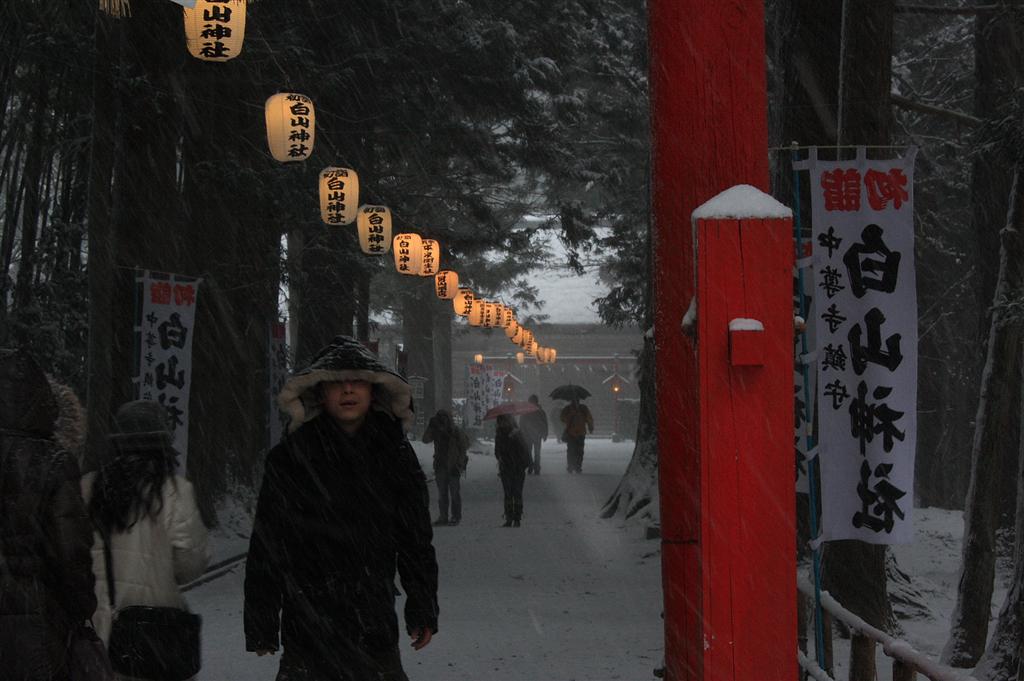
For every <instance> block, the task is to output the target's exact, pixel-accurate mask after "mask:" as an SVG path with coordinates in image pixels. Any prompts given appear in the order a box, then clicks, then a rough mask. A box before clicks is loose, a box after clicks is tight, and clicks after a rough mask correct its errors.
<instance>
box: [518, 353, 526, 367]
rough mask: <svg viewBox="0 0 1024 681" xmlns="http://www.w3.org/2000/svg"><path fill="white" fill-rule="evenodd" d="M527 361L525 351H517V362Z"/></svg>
mask: <svg viewBox="0 0 1024 681" xmlns="http://www.w3.org/2000/svg"><path fill="white" fill-rule="evenodd" d="M525 361H526V355H524V354H523V353H521V352H517V353H516V362H517V363H518V364H522V363H523V362H525Z"/></svg>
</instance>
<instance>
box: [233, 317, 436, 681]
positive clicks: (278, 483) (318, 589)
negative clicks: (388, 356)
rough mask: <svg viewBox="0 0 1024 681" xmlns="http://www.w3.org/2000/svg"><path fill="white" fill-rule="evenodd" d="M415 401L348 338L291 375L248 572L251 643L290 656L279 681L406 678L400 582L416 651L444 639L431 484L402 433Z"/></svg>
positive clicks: (403, 385)
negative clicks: (285, 423) (284, 425)
mask: <svg viewBox="0 0 1024 681" xmlns="http://www.w3.org/2000/svg"><path fill="white" fill-rule="evenodd" d="M411 395H412V391H411V390H410V388H409V384H408V383H406V381H405V379H403V378H402V377H401V376H399V375H397V374H395V373H392V372H391V371H389V370H388V369H387V368H386V367H385V366H384V365H383V364H381V363H380V362H379V361H378V360H377V358H376V357H374V356H373V355H372V354H371V353H370V352H369V351H368V350H367V349H366V348H365V347H363V345H362V344H360V343H359V342H358V341H356V340H355V339H353V338H349V337H347V336H337V337H336V338H335V339H334V340H333V341H332V342H331V343H330V344H329V345H328V346H327V347H325V348H323V349H322V350H321V351H320V352H318V353H317V354H316V355H315V356H314V357H313V359H312V361H311V363H310V365H309V366H308V367H306V368H305V369H303V370H301V371H299V372H298V373H296V374H295V375H294V376H292V377H291V378H290V379H289V380H288V381H287V383H286V384H285V386H284V388H283V389H282V390H281V394H280V395H279V396H278V404H279V405H280V407H281V409H282V410H283V411H284V412H285V413H287V414H288V415H289V416H290V417H291V423H290V425H289V428H288V433H287V434H286V435H285V436H284V437H283V438H282V440H281V442H280V444H278V445H277V446H275V447H274V448H273V449H271V451H270V452H269V454H268V455H267V459H266V467H265V472H264V474H263V483H262V487H261V489H260V495H259V501H258V502H257V507H256V519H255V524H254V527H253V531H252V536H251V538H250V542H249V558H248V561H247V564H246V571H245V612H244V620H245V641H246V643H245V645H246V649H247V650H249V651H253V652H256V653H257V654H259V655H266V654H268V653H274V652H276V651H277V650H278V648H280V647H283V653H282V655H281V662H280V667H279V670H278V675H277V681H364V680H370V679H372V680H373V681H408V677H407V676H406V675H405V672H404V670H403V669H402V661H401V656H400V654H399V650H398V618H397V617H396V615H395V585H394V581H395V572H396V570H397V572H398V575H399V576H400V578H401V584H402V587H403V589H404V590H405V593H406V602H405V625H406V631H407V632H408V633H409V635H410V636H411V637H412V647H413V648H414V649H416V650H420V649H422V648H423V647H424V646H426V645H427V644H429V643H430V640H431V637H432V636H433V635H434V634H436V633H437V615H438V606H437V560H436V557H435V555H434V547H433V545H432V544H431V541H432V539H433V535H432V530H431V527H430V512H429V503H430V497H429V494H428V493H427V484H426V478H425V477H424V475H423V471H422V470H421V469H420V465H419V462H418V461H417V460H416V455H415V453H414V452H413V449H412V446H411V445H410V444H409V441H408V440H406V438H405V434H404V431H403V426H404V427H406V428H408V427H410V426H411V425H412V422H413V412H412V397H411Z"/></svg>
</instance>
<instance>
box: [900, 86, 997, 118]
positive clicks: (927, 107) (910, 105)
mask: <svg viewBox="0 0 1024 681" xmlns="http://www.w3.org/2000/svg"><path fill="white" fill-rule="evenodd" d="M889 98H890V99H891V100H892V103H893V104H895V105H896V106H898V107H900V108H901V109H909V110H911V111H921V112H923V113H930V114H935V115H936V116H943V117H945V118H952V119H953V120H955V121H958V122H960V123H970V124H971V125H978V124H980V123H981V119H980V118H978V117H976V116H972V115H970V114H966V113H963V112H962V111H953V110H952V109H943V108H942V107H938V106H932V105H931V104H921V103H920V102H915V101H913V100H910V99H907V98H906V97H903V96H901V95H898V94H896V93H895V92H893V93H891V94H890V95H889Z"/></svg>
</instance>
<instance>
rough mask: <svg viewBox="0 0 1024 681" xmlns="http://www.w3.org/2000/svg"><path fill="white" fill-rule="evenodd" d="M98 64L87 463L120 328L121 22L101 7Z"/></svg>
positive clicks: (106, 409) (92, 461)
mask: <svg viewBox="0 0 1024 681" xmlns="http://www.w3.org/2000/svg"><path fill="white" fill-rule="evenodd" d="M95 25H96V38H95V41H96V65H95V69H94V73H95V75H94V82H93V98H92V101H93V115H92V126H93V127H92V140H91V142H90V159H89V201H88V202H89V207H88V218H87V219H88V222H89V228H88V239H89V261H88V282H89V342H88V360H87V364H88V380H87V398H86V406H87V410H86V423H87V435H86V446H85V452H86V462H85V466H84V467H85V468H93V467H95V466H96V465H97V464H98V462H99V461H98V457H99V453H100V452H101V451H103V450H105V443H106V440H107V434H108V432H109V425H108V424H109V414H110V403H111V382H112V381H113V369H112V363H111V358H110V347H111V345H112V336H113V332H114V322H113V318H112V315H113V287H114V239H113V236H114V235H113V230H112V225H113V223H114V214H113V205H112V199H113V197H112V195H111V190H110V185H111V181H112V178H113V174H114V139H115V134H114V130H115V128H116V124H115V120H116V118H117V116H119V115H120V111H119V106H118V101H117V95H116V91H115V88H114V86H113V75H114V73H113V72H114V69H115V68H116V64H117V61H118V59H119V53H118V35H119V26H120V25H119V24H118V23H117V22H116V21H114V20H112V19H110V18H109V17H107V16H106V15H105V14H104V13H103V12H100V11H98V10H97V12H96V24H95Z"/></svg>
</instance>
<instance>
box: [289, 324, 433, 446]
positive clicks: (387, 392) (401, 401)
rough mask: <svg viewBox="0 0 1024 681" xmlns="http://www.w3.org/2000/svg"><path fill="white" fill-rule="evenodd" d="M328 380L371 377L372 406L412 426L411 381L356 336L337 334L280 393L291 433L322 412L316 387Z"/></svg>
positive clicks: (369, 379)
mask: <svg viewBox="0 0 1024 681" xmlns="http://www.w3.org/2000/svg"><path fill="white" fill-rule="evenodd" d="M326 381H368V382H369V383H371V384H373V403H372V407H373V408H374V409H377V410H378V411H383V412H385V413H387V414H390V415H391V416H394V417H395V418H397V419H399V420H400V421H401V422H402V425H403V426H404V427H405V429H406V430H410V429H411V428H412V425H413V411H412V389H411V388H410V387H409V384H408V382H406V380H405V379H404V378H402V377H401V376H399V375H398V374H396V373H395V372H393V371H391V370H390V369H388V368H387V367H386V366H384V365H383V364H382V363H381V362H380V360H378V359H377V358H376V357H375V356H374V355H373V353H371V352H370V351H369V350H368V349H367V348H366V347H365V346H364V345H363V344H362V343H360V342H359V341H357V340H356V339H355V338H351V337H349V336H335V337H334V340H333V341H331V343H330V344H329V345H328V346H327V347H325V348H323V349H322V350H320V352H318V353H316V355H314V357H313V359H312V360H310V363H309V366H307V367H306V368H304V369H301V370H300V371H298V372H297V373H295V374H294V375H293V376H292V377H291V378H289V379H288V381H287V382H286V383H285V384H284V388H282V389H281V393H280V394H279V395H278V396H277V404H278V406H279V407H280V408H281V411H283V412H285V413H286V414H288V416H289V417H290V418H291V423H290V424H289V425H288V432H289V433H291V432H294V431H295V430H297V429H298V427H299V426H301V425H302V424H303V423H306V422H307V421H311V420H312V419H313V418H315V417H316V416H318V415H319V414H320V412H321V411H322V408H323V407H322V405H321V398H320V395H319V394H318V392H317V390H316V389H315V388H316V386H317V385H318V384H319V383H324V382H326Z"/></svg>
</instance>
